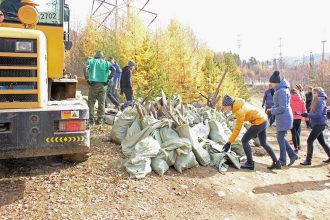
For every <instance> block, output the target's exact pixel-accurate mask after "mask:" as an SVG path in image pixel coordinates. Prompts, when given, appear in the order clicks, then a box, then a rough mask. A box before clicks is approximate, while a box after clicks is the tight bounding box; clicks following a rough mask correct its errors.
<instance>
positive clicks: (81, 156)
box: [63, 153, 90, 163]
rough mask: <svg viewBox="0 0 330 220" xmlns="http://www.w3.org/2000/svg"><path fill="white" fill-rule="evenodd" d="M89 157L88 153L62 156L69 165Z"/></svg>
mask: <svg viewBox="0 0 330 220" xmlns="http://www.w3.org/2000/svg"><path fill="white" fill-rule="evenodd" d="M89 157H90V153H81V154H79V153H78V154H65V155H63V160H65V161H68V162H71V163H81V162H84V161H86V160H88V158H89Z"/></svg>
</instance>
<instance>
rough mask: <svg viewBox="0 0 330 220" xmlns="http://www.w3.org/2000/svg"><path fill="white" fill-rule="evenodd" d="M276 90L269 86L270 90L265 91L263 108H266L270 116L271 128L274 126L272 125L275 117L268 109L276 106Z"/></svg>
mask: <svg viewBox="0 0 330 220" xmlns="http://www.w3.org/2000/svg"><path fill="white" fill-rule="evenodd" d="M274 93H275V90H274V89H273V88H272V87H271V85H270V84H269V88H268V89H267V90H266V91H265V94H264V98H263V100H262V107H263V108H265V107H266V108H265V112H266V113H267V116H268V121H269V126H272V124H273V123H274V121H275V116H274V115H272V114H271V113H270V111H268V109H271V108H272V107H273V105H274V101H273V96H274Z"/></svg>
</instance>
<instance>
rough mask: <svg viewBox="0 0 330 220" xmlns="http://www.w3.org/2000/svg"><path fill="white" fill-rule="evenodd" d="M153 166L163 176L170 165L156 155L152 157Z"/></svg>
mask: <svg viewBox="0 0 330 220" xmlns="http://www.w3.org/2000/svg"><path fill="white" fill-rule="evenodd" d="M151 168H152V170H153V171H155V172H156V173H157V174H158V175H159V176H163V175H164V174H165V173H166V172H167V171H168V169H169V168H170V167H169V166H168V164H167V163H166V161H165V160H164V159H161V158H157V157H155V158H152V159H151Z"/></svg>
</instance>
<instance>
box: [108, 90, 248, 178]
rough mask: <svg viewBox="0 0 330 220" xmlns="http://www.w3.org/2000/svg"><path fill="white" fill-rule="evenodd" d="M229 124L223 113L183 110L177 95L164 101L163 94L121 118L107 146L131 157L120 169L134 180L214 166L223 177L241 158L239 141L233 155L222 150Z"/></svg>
mask: <svg viewBox="0 0 330 220" xmlns="http://www.w3.org/2000/svg"><path fill="white" fill-rule="evenodd" d="M230 124H232V122H229V121H227V118H226V117H225V115H224V114H223V113H222V112H219V111H216V110H215V109H212V108H209V107H206V108H201V109H196V108H194V107H193V106H190V105H188V106H184V105H182V103H181V98H180V96H179V95H176V96H174V97H173V98H172V99H171V100H166V98H165V97H164V94H162V97H160V98H158V99H156V100H155V101H153V102H147V103H142V104H137V105H136V107H135V108H127V109H126V110H125V111H124V112H122V113H121V115H120V116H119V117H118V119H117V120H116V121H115V123H114V125H113V128H112V132H111V140H112V141H113V142H115V143H118V144H121V148H122V151H123V154H124V155H126V156H127V157H129V159H128V161H127V162H126V163H125V164H124V166H125V168H126V170H127V172H128V173H130V175H131V177H133V178H138V179H139V178H144V177H145V176H146V175H147V174H148V173H150V172H151V171H152V170H153V171H154V172H156V173H157V174H159V175H164V174H165V173H166V171H168V170H169V168H170V167H172V166H173V167H174V168H175V169H176V170H177V171H178V172H183V171H184V170H186V169H189V168H193V167H197V166H199V165H200V166H208V165H212V166H214V167H216V168H217V169H218V170H219V171H220V172H225V171H226V170H227V169H228V167H229V165H233V166H234V167H236V168H237V169H240V163H239V158H240V157H241V156H243V154H244V153H243V149H242V144H241V142H240V139H238V140H237V141H236V142H235V143H233V144H232V150H231V151H229V152H224V151H223V149H222V148H223V145H224V144H225V143H226V141H227V140H228V137H229V136H230V135H231V133H232V131H231V129H230V128H229V126H228V125H230ZM241 135H242V134H241Z"/></svg>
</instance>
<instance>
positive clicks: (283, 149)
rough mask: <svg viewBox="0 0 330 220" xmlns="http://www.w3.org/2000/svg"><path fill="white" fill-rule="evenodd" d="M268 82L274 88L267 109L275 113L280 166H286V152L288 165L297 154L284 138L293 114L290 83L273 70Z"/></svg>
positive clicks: (289, 127)
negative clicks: (272, 98) (271, 104)
mask: <svg viewBox="0 0 330 220" xmlns="http://www.w3.org/2000/svg"><path fill="white" fill-rule="evenodd" d="M269 82H270V83H271V86H272V88H273V89H275V93H274V105H273V107H272V108H271V109H270V110H269V111H271V114H272V115H275V120H276V130H277V142H278V144H279V146H280V159H279V161H280V162H281V165H282V166H286V153H288V155H289V157H290V163H289V166H291V165H292V164H293V163H294V162H295V161H296V160H297V159H298V156H297V155H296V154H295V152H294V151H293V149H292V148H291V146H290V145H289V143H288V141H287V140H286V139H285V135H286V134H287V132H288V130H291V129H292V126H293V115H292V110H291V107H290V91H289V87H290V84H289V83H288V82H287V81H286V80H285V79H283V78H282V76H281V74H280V72H279V71H274V73H273V75H272V76H271V77H270V79H269Z"/></svg>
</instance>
